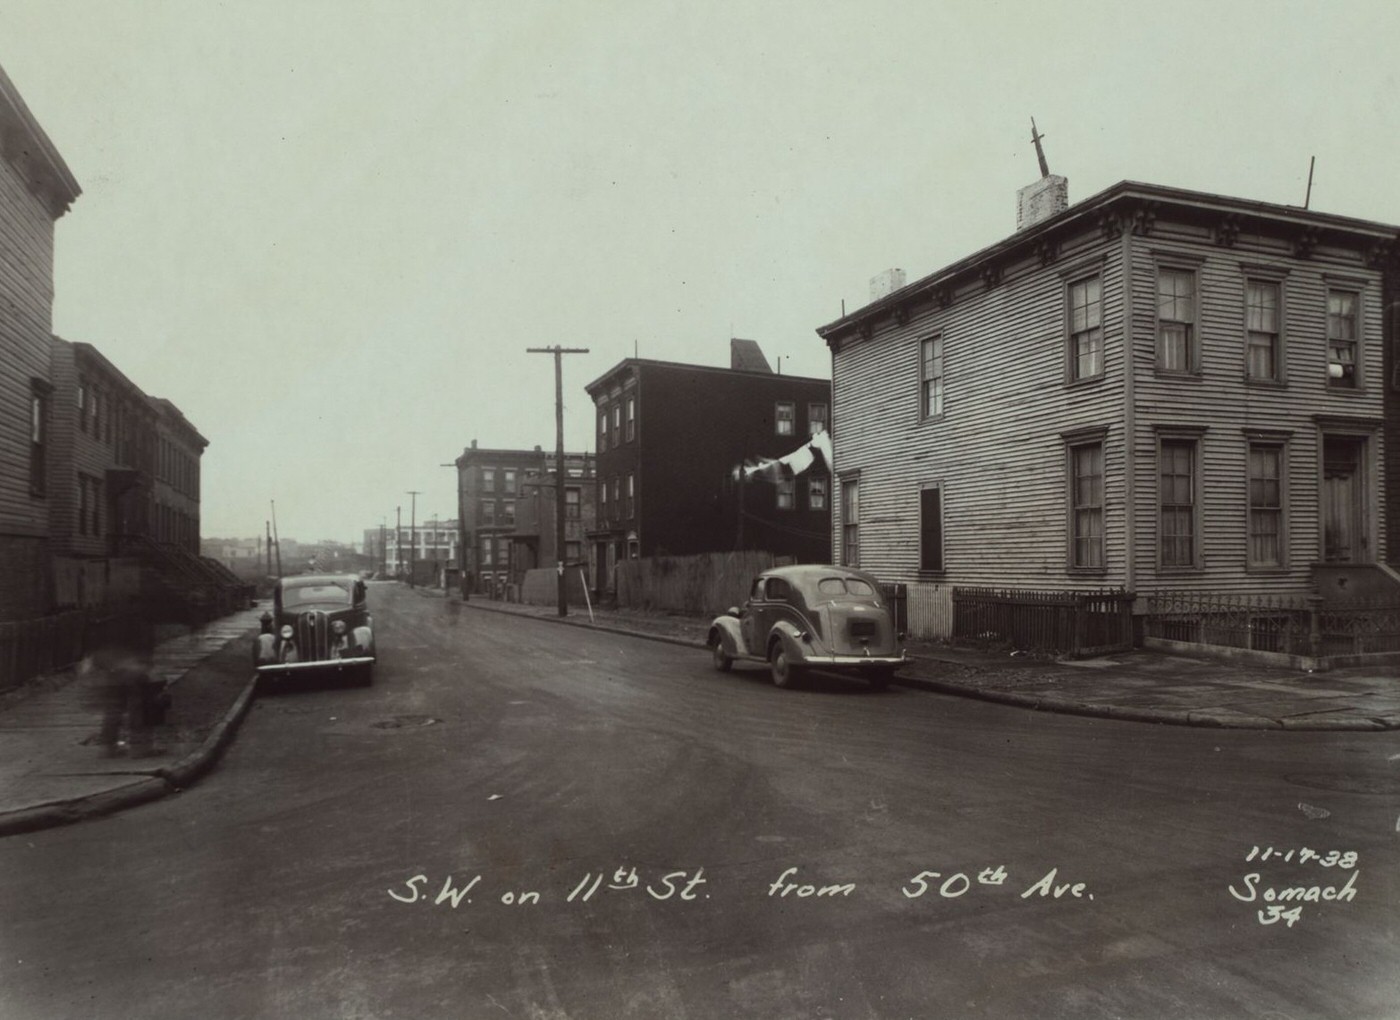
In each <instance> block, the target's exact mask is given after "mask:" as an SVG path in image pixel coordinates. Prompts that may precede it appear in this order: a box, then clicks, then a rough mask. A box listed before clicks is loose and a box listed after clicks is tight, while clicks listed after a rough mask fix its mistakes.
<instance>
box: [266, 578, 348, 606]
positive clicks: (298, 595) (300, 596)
mask: <svg viewBox="0 0 1400 1020" xmlns="http://www.w3.org/2000/svg"><path fill="white" fill-rule="evenodd" d="M313 602H321V603H325V602H332V603H334V604H336V605H338V606H348V605H349V604H350V592H349V591H348V590H346V589H345V588H342V587H341V586H340V585H338V584H299V585H297V586H296V587H295V588H292V587H288V588H284V589H283V590H282V605H283V606H284V607H285V608H288V609H291V608H292V607H294V606H305V605H309V604H311V603H313Z"/></svg>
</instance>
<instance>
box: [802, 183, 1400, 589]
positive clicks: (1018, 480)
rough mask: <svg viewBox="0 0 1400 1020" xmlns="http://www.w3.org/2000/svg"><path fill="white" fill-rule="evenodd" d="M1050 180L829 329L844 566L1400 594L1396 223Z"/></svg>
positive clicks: (986, 577)
mask: <svg viewBox="0 0 1400 1020" xmlns="http://www.w3.org/2000/svg"><path fill="white" fill-rule="evenodd" d="M1045 184H1046V189H1048V196H1047V194H1046V193H1045V190H1046V189H1043V190H1042V193H1041V194H1040V195H1039V196H1038V199H1039V200H1038V201H1036V202H1030V203H1028V202H1026V201H1025V196H1023V202H1022V213H1023V215H1022V221H1021V224H1020V227H1019V229H1018V230H1017V232H1016V233H1015V234H1013V235H1012V236H1010V237H1008V238H1006V239H1005V240H1003V241H1000V242H999V243H997V244H994V245H992V246H991V247H988V248H986V249H984V250H982V251H978V252H976V253H974V254H971V255H969V256H967V257H966V258H964V259H961V260H960V261H958V262H955V263H953V264H952V265H950V266H947V267H946V268H944V269H941V270H939V271H937V272H935V273H933V274H931V275H929V276H926V277H924V278H922V279H919V280H917V281H915V282H913V283H909V284H907V285H900V286H896V287H894V288H893V289H892V290H891V291H890V292H889V293H887V294H884V295H883V296H880V297H878V298H877V299H875V300H872V301H871V302H870V303H869V304H868V305H866V306H865V307H863V308H861V309H859V310H857V311H854V312H851V313H850V314H847V315H845V316H843V317H842V318H840V319H838V320H836V321H835V322H832V323H829V324H828V325H825V326H822V327H821V328H819V329H818V331H817V332H818V333H819V335H820V336H821V337H822V338H823V339H824V340H825V341H826V343H827V345H828V347H829V348H830V350H831V354H832V365H833V383H832V385H833V413H834V421H835V426H836V427H835V439H836V449H835V460H836V464H835V469H836V474H837V478H838V488H839V493H838V499H837V501H836V503H835V506H834V508H833V509H834V519H833V532H832V533H833V536H834V540H835V547H836V549H837V551H838V556H839V558H840V560H841V561H842V562H844V563H849V564H859V565H860V566H862V567H866V568H869V569H871V570H873V571H874V572H876V573H877V574H878V575H880V577H881V578H882V580H886V581H903V582H908V583H911V584H913V585H916V586H918V585H921V584H922V585H925V586H946V585H975V586H995V587H1005V588H1030V589H1049V590H1064V591H1068V590H1082V589H1102V588H1123V589H1126V590H1128V591H1130V592H1135V593H1137V594H1138V595H1139V596H1141V595H1143V594H1150V593H1152V592H1165V591H1173V592H1180V591H1188V592H1199V593H1211V594H1228V593H1237V594H1239V595H1242V596H1243V595H1261V594H1275V595H1297V596H1303V595H1307V594H1310V593H1320V594H1321V595H1322V596H1324V597H1326V598H1333V597H1337V596H1343V595H1346V596H1350V595H1357V594H1362V593H1377V592H1386V591H1391V592H1393V591H1395V590H1396V589H1394V588H1393V587H1392V586H1393V584H1394V583H1395V580H1396V574H1395V572H1394V570H1393V569H1391V568H1390V567H1388V566H1387V565H1386V559H1387V555H1388V554H1391V553H1394V552H1395V551H1396V550H1394V548H1393V543H1394V541H1395V525H1394V521H1393V520H1388V519H1387V502H1388V501H1387V500H1386V499H1385V498H1384V494H1385V493H1386V492H1387V485H1388V484H1389V485H1390V486H1391V491H1392V492H1393V491H1394V479H1393V477H1392V478H1389V479H1388V475H1390V476H1393V475H1394V474H1395V472H1396V466H1395V458H1396V453H1397V451H1395V450H1393V449H1389V448H1388V444H1391V445H1393V444H1394V442H1395V436H1396V432H1395V430H1396V424H1397V419H1396V415H1397V408H1396V390H1395V386H1396V383H1397V382H1398V381H1400V380H1397V379H1396V376H1395V371H1396V369H1395V364H1394V357H1395V351H1394V348H1395V345H1396V343H1397V339H1396V337H1395V336H1394V333H1393V331H1394V322H1395V317H1394V312H1393V310H1392V311H1391V312H1390V313H1389V315H1388V316H1387V313H1386V301H1387V300H1389V301H1391V302H1392V303H1393V301H1394V261H1393V259H1394V257H1395V252H1396V238H1397V228H1396V227H1394V226H1389V225H1385V224H1381V223H1372V222H1366V221H1362V220H1357V219H1349V218H1345V217H1341V216H1334V215H1329V214H1326V213H1321V212H1315V211H1310V210H1307V209H1302V208H1296V207H1291V206H1282V205H1272V204H1267V203H1263V202H1255V201H1248V200H1243V199H1235V198H1226V197H1221V196H1217V195H1210V194H1201V193H1195V192H1189V191H1183V190H1179V189H1174V188H1167V187H1160V186H1155V185H1148V184H1138V183H1131V182H1124V183H1120V184H1117V185H1115V186H1113V187H1111V188H1109V189H1107V190H1106V191H1103V192H1101V193H1100V194H1097V195H1095V196H1093V197H1092V198H1089V199H1087V200H1085V201H1083V202H1080V203H1078V204H1075V205H1068V204H1067V202H1066V201H1065V200H1064V199H1065V194H1064V190H1063V187H1064V186H1063V179H1062V178H1051V179H1047V181H1046V182H1045ZM1057 191H1058V194H1056V192H1057ZM1047 197H1048V199H1049V200H1046V199H1047ZM1056 199H1058V200H1056ZM896 282H899V281H896ZM1390 502H1393V501H1390ZM1138 601H1139V603H1141V601H1142V600H1141V599H1139V600H1138Z"/></svg>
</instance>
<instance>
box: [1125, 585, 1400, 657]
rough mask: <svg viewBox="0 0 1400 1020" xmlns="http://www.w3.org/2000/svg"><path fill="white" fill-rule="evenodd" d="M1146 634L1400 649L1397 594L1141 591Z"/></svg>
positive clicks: (1325, 648)
mask: <svg viewBox="0 0 1400 1020" xmlns="http://www.w3.org/2000/svg"><path fill="white" fill-rule="evenodd" d="M1143 607H1144V609H1145V610H1146V617H1145V620H1144V623H1143V632H1144V634H1145V635H1146V636H1148V637H1155V638H1164V639H1167V640H1171V641H1184V642H1189V643H1191V644H1201V645H1217V646H1220V647H1225V648H1242V649H1249V650H1252V651H1263V652H1280V653H1283V654H1285V655H1310V656H1313V657H1325V656H1339V655H1368V654H1374V653H1379V652H1396V651H1400V600H1396V599H1394V598H1390V599H1357V600H1352V601H1348V602H1336V603H1332V604H1329V605H1324V602H1323V599H1322V598H1321V597H1320V596H1317V595H1212V594H1202V593H1200V592H1181V591H1167V592H1154V593H1153V594H1151V595H1147V596H1144V599H1143Z"/></svg>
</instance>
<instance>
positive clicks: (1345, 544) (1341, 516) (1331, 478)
mask: <svg viewBox="0 0 1400 1020" xmlns="http://www.w3.org/2000/svg"><path fill="white" fill-rule="evenodd" d="M1364 448H1365V440H1363V439H1360V438H1357V437H1354V436H1324V437H1323V440H1322V558H1323V560H1324V561H1325V562H1327V563H1361V562H1363V561H1365V560H1366V558H1367V545H1368V543H1367V538H1366V517H1365V498H1364V488H1363V485H1362V456H1361V454H1362V450H1363V449H1364Z"/></svg>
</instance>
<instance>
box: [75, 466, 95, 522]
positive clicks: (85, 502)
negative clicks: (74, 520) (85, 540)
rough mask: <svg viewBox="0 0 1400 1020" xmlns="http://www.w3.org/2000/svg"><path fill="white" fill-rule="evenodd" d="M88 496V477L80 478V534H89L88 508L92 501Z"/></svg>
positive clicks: (81, 476) (82, 476) (80, 476)
mask: <svg viewBox="0 0 1400 1020" xmlns="http://www.w3.org/2000/svg"><path fill="white" fill-rule="evenodd" d="M91 498H92V497H91V496H89V494H88V476H87V475H79V476H78V534H80V535H86V534H87V519H88V506H89V504H90V501H91Z"/></svg>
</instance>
